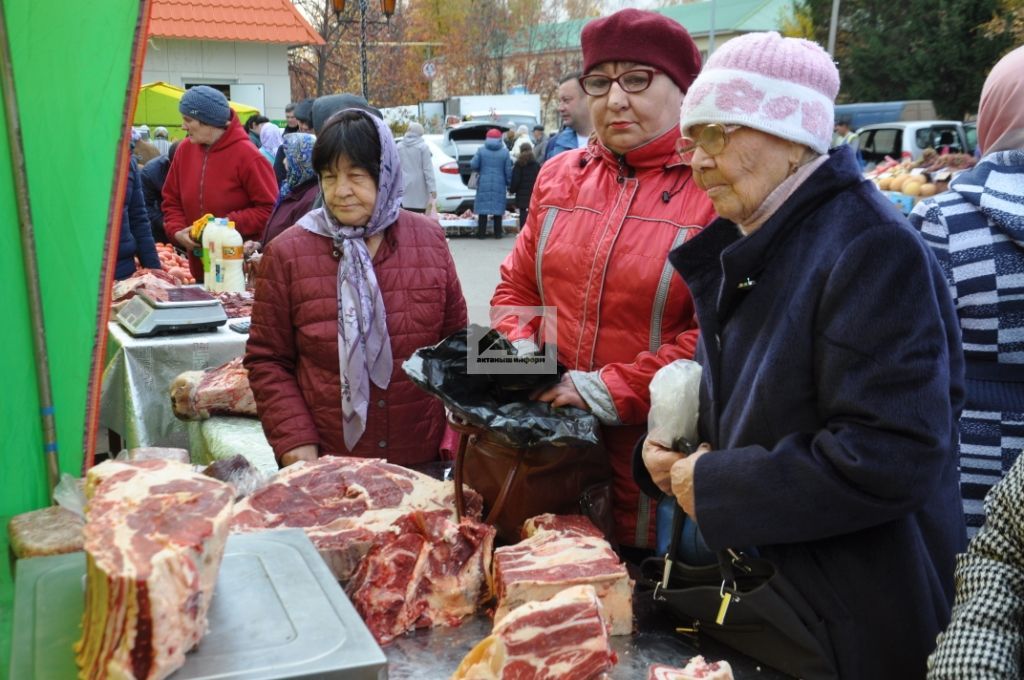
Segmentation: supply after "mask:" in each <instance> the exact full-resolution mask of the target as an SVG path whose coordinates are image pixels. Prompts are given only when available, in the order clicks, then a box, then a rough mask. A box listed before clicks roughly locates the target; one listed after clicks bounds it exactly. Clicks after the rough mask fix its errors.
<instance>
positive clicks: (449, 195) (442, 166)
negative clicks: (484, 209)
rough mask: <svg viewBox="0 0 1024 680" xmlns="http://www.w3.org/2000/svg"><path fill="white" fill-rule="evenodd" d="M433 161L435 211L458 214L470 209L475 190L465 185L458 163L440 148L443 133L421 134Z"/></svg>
mask: <svg viewBox="0 0 1024 680" xmlns="http://www.w3.org/2000/svg"><path fill="white" fill-rule="evenodd" d="M423 141H425V142H426V143H427V148H428V149H430V156H431V160H432V161H433V163H434V182H435V183H436V184H437V211H438V212H443V213H455V214H459V213H461V212H463V211H464V210H467V209H472V207H473V199H475V198H476V191H474V190H473V189H470V188H469V187H467V186H466V183H465V182H463V181H462V175H461V174H460V173H459V163H458V161H456V160H455V158H453V157H452V156H449V155H448V154H447V153H445V152H444V151H443V150H442V149H441V144H442V142H443V135H423Z"/></svg>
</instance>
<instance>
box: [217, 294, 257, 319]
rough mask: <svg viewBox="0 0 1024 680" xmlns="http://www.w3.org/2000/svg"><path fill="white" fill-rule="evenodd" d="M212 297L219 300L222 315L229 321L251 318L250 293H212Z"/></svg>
mask: <svg viewBox="0 0 1024 680" xmlns="http://www.w3.org/2000/svg"><path fill="white" fill-rule="evenodd" d="M213 296H214V297H215V298H217V299H218V300H220V303H221V305H222V306H223V307H224V313H225V314H227V315H228V318H229V319H239V318H242V317H245V316H252V303H253V294H252V293H251V292H250V291H245V292H242V293H231V292H223V293H214V294H213Z"/></svg>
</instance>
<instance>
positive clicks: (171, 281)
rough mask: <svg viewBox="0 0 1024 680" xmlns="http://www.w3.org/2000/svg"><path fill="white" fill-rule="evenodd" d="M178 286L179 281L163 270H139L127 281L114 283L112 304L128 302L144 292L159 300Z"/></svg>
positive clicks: (111, 296) (111, 297)
mask: <svg viewBox="0 0 1024 680" xmlns="http://www.w3.org/2000/svg"><path fill="white" fill-rule="evenodd" d="M177 285H178V281H177V280H176V279H175V278H174V277H172V276H171V275H170V274H168V273H167V272H165V271H163V270H161V269H139V270H137V271H136V272H135V273H134V274H132V275H131V276H129V277H128V278H127V279H122V280H121V281H117V282H115V283H114V287H113V290H112V292H111V295H110V302H111V304H117V303H118V302H127V301H128V300H131V299H132V298H133V297H135V296H136V295H138V294H139V293H142V292H145V293H148V294H149V296H150V297H153V298H157V299H159V298H160V296H162V295H165V294H166V292H167V290H168V289H170V288H174V287H175V286H177Z"/></svg>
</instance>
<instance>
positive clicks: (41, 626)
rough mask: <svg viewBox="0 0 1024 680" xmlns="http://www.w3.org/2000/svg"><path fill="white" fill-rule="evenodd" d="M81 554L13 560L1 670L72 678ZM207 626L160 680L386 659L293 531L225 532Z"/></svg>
mask: <svg viewBox="0 0 1024 680" xmlns="http://www.w3.org/2000/svg"><path fill="white" fill-rule="evenodd" d="M84 575H85V553H82V552H79V553H72V554H69V555H58V556H55V557H37V558H33V559H23V560H19V561H18V564H17V575H16V577H15V597H14V625H13V635H12V645H11V648H12V649H11V666H10V677H11V678H45V679H46V680H64V679H65V678H67V679H68V680H72V679H74V678H76V677H77V668H76V666H75V658H74V652H73V651H72V645H73V644H74V642H75V641H76V640H77V639H78V638H79V637H80V633H81V626H80V621H81V618H82V609H83V606H84V595H85V593H84V590H83V583H84V580H85V579H84ZM209 621H210V630H209V632H208V633H207V634H206V636H205V637H204V638H203V639H202V641H201V642H200V643H199V645H198V646H197V647H196V648H195V649H194V650H193V651H191V652H190V653H188V654H187V655H186V657H185V659H186V660H185V665H184V666H182V667H181V668H180V669H178V670H177V671H175V672H174V673H173V674H172V675H170V676H169V678H170V680H199V679H201V678H218V679H220V680H228V679H230V680H238V679H241V678H245V679H246V680H257V679H260V680H276V679H279V678H310V677H316V678H329V679H335V678H345V679H354V680H364V679H365V680H370V679H373V680H377V679H378V678H383V677H387V671H386V670H385V668H386V665H387V660H386V659H385V657H384V654H383V652H381V650H380V647H378V646H377V643H376V642H375V641H374V639H373V637H372V636H371V635H370V632H369V631H368V630H367V629H366V626H365V625H364V624H363V622H362V620H361V619H360V618H359V615H358V614H356V611H355V609H354V608H353V607H352V604H351V603H350V602H349V600H348V597H347V596H346V595H345V593H344V591H343V590H342V589H341V587H340V586H339V585H338V582H337V581H336V580H335V579H334V577H333V576H332V575H331V573H330V571H328V569H327V567H326V565H325V564H324V562H323V560H322V559H321V557H320V555H319V554H318V553H317V552H316V549H315V548H314V547H313V544H312V543H310V541H309V539H308V538H307V537H306V535H305V533H303V531H302V530H301V529H286V530H279V531H265V532H260V533H254V534H239V535H232V536H230V537H229V538H228V542H227V546H226V548H225V551H224V561H223V563H222V564H221V568H220V574H219V575H218V578H217V588H216V590H215V592H214V596H213V601H212V602H211V603H210V612H209Z"/></svg>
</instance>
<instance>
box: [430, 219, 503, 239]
mask: <svg viewBox="0 0 1024 680" xmlns="http://www.w3.org/2000/svg"><path fill="white" fill-rule="evenodd" d="M439 223H440V225H441V228H442V229H444V230H445V232H446V233H447V232H454V233H456V234H459V235H470V236H472V235H475V234H476V231H477V229H478V228H479V226H480V223H479V222H478V221H477V219H476V218H475V217H471V218H459V219H457V220H439ZM493 227H494V222H493V220H490V219H488V220H487V236H488V237H489V238H490V237H491V235H492V233H493V232H492V231H491V229H492V228H493ZM501 228H502V229H504V230H505V231H506V232H508V231H513V232H518V231H519V218H518V217H511V218H509V217H506V218H503V219H502V220H501Z"/></svg>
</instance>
